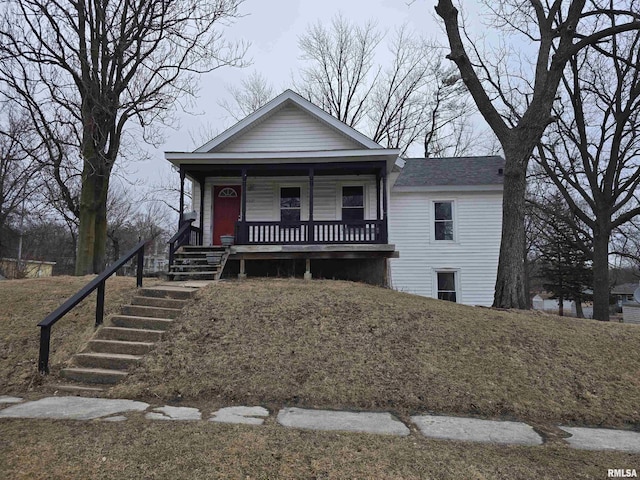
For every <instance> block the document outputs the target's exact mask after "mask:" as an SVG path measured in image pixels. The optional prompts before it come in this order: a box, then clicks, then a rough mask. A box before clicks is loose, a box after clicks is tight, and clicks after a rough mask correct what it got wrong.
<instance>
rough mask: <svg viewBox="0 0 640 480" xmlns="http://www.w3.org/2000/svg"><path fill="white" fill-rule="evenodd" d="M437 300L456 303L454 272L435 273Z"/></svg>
mask: <svg viewBox="0 0 640 480" xmlns="http://www.w3.org/2000/svg"><path fill="white" fill-rule="evenodd" d="M437 276H438V300H448V301H450V302H456V301H457V300H456V272H437Z"/></svg>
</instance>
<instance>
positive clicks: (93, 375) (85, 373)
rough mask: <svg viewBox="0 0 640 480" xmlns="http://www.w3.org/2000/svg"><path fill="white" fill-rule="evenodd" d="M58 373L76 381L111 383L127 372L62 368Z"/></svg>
mask: <svg viewBox="0 0 640 480" xmlns="http://www.w3.org/2000/svg"><path fill="white" fill-rule="evenodd" d="M60 375H61V376H62V377H64V378H68V379H69V380H74V381H76V382H83V383H100V384H110V385H112V384H114V383H118V382H119V381H120V380H122V379H124V378H125V377H126V376H127V372H123V371H122V370H110V369H104V368H63V369H62V370H61V371H60Z"/></svg>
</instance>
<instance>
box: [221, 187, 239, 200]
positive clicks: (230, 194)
mask: <svg viewBox="0 0 640 480" xmlns="http://www.w3.org/2000/svg"><path fill="white" fill-rule="evenodd" d="M237 196H238V192H236V190H235V188H231V187H225V188H223V189H222V190H220V193H218V198H236V197H237Z"/></svg>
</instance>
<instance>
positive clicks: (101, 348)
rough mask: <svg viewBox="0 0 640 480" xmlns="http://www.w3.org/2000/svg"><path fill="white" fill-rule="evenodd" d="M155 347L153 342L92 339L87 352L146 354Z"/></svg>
mask: <svg viewBox="0 0 640 480" xmlns="http://www.w3.org/2000/svg"><path fill="white" fill-rule="evenodd" d="M152 348H153V343H152V342H129V341H122V340H96V339H94V340H90V341H89V345H88V349H87V351H86V352H85V353H90V352H96V353H124V354H126V355H144V354H145V353H147V352H148V351H149V350H151V349H152Z"/></svg>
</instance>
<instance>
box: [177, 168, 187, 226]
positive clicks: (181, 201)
mask: <svg viewBox="0 0 640 480" xmlns="http://www.w3.org/2000/svg"><path fill="white" fill-rule="evenodd" d="M185 177H186V172H185V171H184V167H183V166H182V165H180V215H179V218H178V228H180V227H181V226H182V216H183V214H184V179H185Z"/></svg>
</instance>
